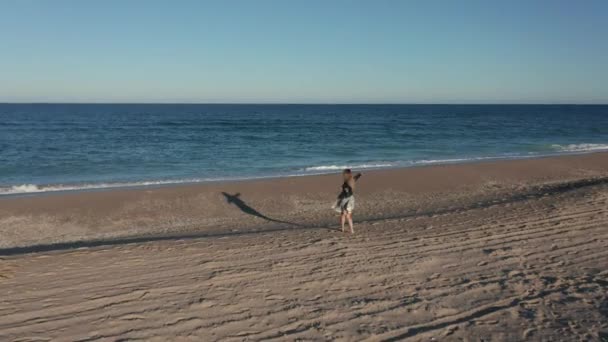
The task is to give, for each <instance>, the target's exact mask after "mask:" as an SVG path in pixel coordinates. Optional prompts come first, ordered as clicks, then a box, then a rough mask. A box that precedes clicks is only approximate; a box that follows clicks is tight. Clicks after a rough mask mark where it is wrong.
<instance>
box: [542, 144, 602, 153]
mask: <svg viewBox="0 0 608 342" xmlns="http://www.w3.org/2000/svg"><path fill="white" fill-rule="evenodd" d="M551 147H552V148H553V149H555V150H557V151H562V152H591V151H607V150H608V145H607V144H569V145H558V144H553V145H551Z"/></svg>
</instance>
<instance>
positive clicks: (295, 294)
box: [0, 153, 608, 341]
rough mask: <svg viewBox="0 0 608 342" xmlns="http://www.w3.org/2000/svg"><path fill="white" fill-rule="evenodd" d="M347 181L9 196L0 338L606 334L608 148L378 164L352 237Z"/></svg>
mask: <svg viewBox="0 0 608 342" xmlns="http://www.w3.org/2000/svg"><path fill="white" fill-rule="evenodd" d="M339 185H340V182H339V178H338V176H336V175H327V176H313V177H298V178H288V179H277V180H262V181H250V182H234V183H225V184H206V185H189V186H176V187H164V188H157V189H134V190H114V191H103V192H86V193H69V194H54V195H44V196H28V197H17V198H16V197H12V198H2V199H0V222H1V224H0V234H1V235H0V236H1V237H2V246H1V247H0V293H1V294H2V296H1V297H0V340H2V341H4V340H19V341H27V340H36V341H44V340H57V341H74V340H80V341H96V340H108V341H115V340H131V339H134V340H135V339H140V340H158V341H167V340H192V341H212V340H227V341H230V340H234V341H242V340H269V339H277V340H329V339H332V340H333V339H335V340H371V341H376V340H383V341H391V340H412V341H429V340H432V339H436V340H438V341H444V340H447V341H451V340H470V341H479V340H480V339H484V340H486V341H520V340H538V341H541V340H547V341H549V340H550V341H576V340H584V341H588V340H591V341H593V340H597V341H601V340H605V339H607V338H608V249H607V247H608V154H604V153H596V154H588V155H580V156H565V157H556V158H543V159H530V160H518V161H501V162H491V163H477V164H465V165H443V166H432V167H422V168H414V169H402V170H385V171H375V172H367V173H365V174H364V177H363V178H362V179H361V182H360V184H359V187H358V188H357V205H358V207H357V211H356V215H355V221H356V226H355V230H356V234H355V235H349V234H343V233H341V232H339V231H338V229H337V228H338V227H337V225H336V223H335V221H336V219H337V218H336V216H335V215H334V213H333V212H332V211H331V210H330V208H329V207H330V206H331V204H332V199H333V198H334V197H335V195H336V193H337V191H338V188H339ZM222 192H225V193H226V194H227V195H229V196H228V197H226V196H224V195H223V194H222ZM236 193H240V195H239V196H238V197H234V195H235V194H236ZM228 200H230V201H228ZM239 200H240V201H239Z"/></svg>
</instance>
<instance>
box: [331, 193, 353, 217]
mask: <svg viewBox="0 0 608 342" xmlns="http://www.w3.org/2000/svg"><path fill="white" fill-rule="evenodd" d="M333 208H334V210H335V211H336V212H338V213H343V212H345V211H346V212H349V213H352V212H353V210H354V209H355V196H348V197H345V198H341V199H339V200H337V201H336V204H334V206H333Z"/></svg>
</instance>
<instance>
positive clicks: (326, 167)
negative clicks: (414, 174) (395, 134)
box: [304, 163, 394, 171]
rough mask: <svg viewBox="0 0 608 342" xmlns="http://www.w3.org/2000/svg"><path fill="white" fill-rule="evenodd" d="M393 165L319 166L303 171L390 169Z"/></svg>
mask: <svg viewBox="0 0 608 342" xmlns="http://www.w3.org/2000/svg"><path fill="white" fill-rule="evenodd" d="M391 166H394V164H388V163H384V164H360V165H320V166H311V167H307V168H305V169H304V170H305V171H334V170H344V169H379V168H383V167H391Z"/></svg>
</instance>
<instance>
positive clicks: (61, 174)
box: [0, 104, 608, 195]
mask: <svg viewBox="0 0 608 342" xmlns="http://www.w3.org/2000/svg"><path fill="white" fill-rule="evenodd" d="M602 150H606V151H608V105H296V104H294V105H282V104H276V105H275V104H270V105H263V104H0V195H8V194H22V193H34V192H48V191H66V190H85V189H101V188H114V187H132V186H153V185H161V184H176V183H191V182H209V181H220V180H236V179H250V178H263V177H287V176H299V175H308V174H319V173H329V172H338V171H339V170H341V169H343V168H347V167H348V168H352V169H355V170H357V171H360V170H366V169H380V168H394V167H411V166H419V165H428V164H440V163H457V162H471V161H480V160H493V159H515V158H530V157H538V156H550V155H559V154H569V153H586V152H592V151H602Z"/></svg>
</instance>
